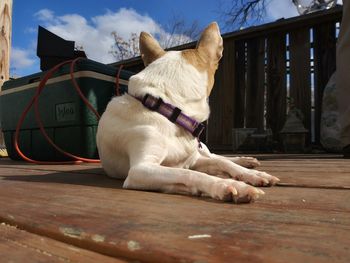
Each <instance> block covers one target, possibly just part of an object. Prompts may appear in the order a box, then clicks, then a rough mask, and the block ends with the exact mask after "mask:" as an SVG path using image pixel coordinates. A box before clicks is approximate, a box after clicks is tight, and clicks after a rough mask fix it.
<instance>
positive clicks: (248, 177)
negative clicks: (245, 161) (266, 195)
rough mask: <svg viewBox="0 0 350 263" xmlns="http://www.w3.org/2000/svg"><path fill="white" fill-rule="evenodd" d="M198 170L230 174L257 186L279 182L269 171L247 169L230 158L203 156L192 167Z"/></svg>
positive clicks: (216, 173) (223, 174) (229, 175)
mask: <svg viewBox="0 0 350 263" xmlns="http://www.w3.org/2000/svg"><path fill="white" fill-rule="evenodd" d="M191 169H194V170H196V171H200V172H204V173H207V174H213V175H218V176H228V177H231V178H233V179H236V180H239V181H243V182H246V183H249V184H251V185H255V186H270V185H275V184H276V183H278V182H279V179H278V178H277V177H275V176H272V175H269V174H268V173H265V172H262V171H257V170H251V169H247V168H245V167H242V166H240V165H238V164H235V163H233V162H231V161H229V160H228V159H224V158H216V157H215V156H214V157H206V156H201V157H200V158H199V159H198V160H197V162H196V163H195V165H194V166H193V167H191Z"/></svg>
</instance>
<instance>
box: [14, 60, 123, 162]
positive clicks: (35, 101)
mask: <svg viewBox="0 0 350 263" xmlns="http://www.w3.org/2000/svg"><path fill="white" fill-rule="evenodd" d="M80 59H83V58H76V59H74V60H67V61H64V62H62V63H60V64H57V65H56V66H55V67H53V68H52V69H50V70H49V71H48V72H47V73H46V75H45V76H44V78H43V79H42V80H41V81H40V83H39V85H38V88H37V90H36V93H35V94H34V96H33V97H32V99H31V100H30V102H29V104H28V105H27V106H26V108H25V109H24V111H23V113H22V114H21V116H20V118H19V121H18V123H17V126H16V132H15V137H14V146H15V150H16V152H17V153H18V155H19V156H20V157H21V158H22V159H23V160H25V161H27V162H30V163H34V164H80V163H83V162H85V163H100V160H99V159H88V158H83V157H79V156H76V155H73V154H71V153H68V152H66V151H64V150H63V149H61V148H60V147H59V146H57V145H56V144H55V143H54V142H53V141H52V140H51V138H50V137H49V136H48V135H47V133H46V131H45V128H44V126H43V123H42V121H41V118H40V113H39V108H38V101H39V96H40V94H41V92H42V90H43V89H44V88H45V84H46V82H47V81H48V80H49V79H50V78H51V76H52V75H53V74H54V73H55V72H56V71H57V70H59V69H60V68H61V67H62V66H64V65H66V64H69V63H70V77H71V81H72V83H73V86H74V88H75V89H76V91H77V92H78V95H79V97H80V98H81V99H82V100H83V101H84V103H85V104H86V106H87V107H88V108H89V109H90V110H91V111H92V112H93V113H94V114H95V115H96V117H97V119H100V115H99V113H98V112H97V110H96V109H95V108H94V107H93V106H92V105H91V103H90V102H89V101H88V99H87V98H86V97H85V96H84V94H83V93H82V91H81V89H80V87H79V85H78V83H77V82H76V80H75V78H74V66H75V64H76V62H77V61H78V60H80ZM121 69H122V66H120V67H119V69H118V73H117V76H116V83H115V84H116V91H115V93H116V95H117V96H119V95H120V92H119V77H120V72H121ZM33 104H34V111H35V120H36V122H37V124H38V126H39V129H40V131H41V133H42V134H43V136H44V137H45V139H46V140H47V141H48V142H49V143H50V144H51V145H52V146H53V147H54V148H55V149H56V150H57V151H58V152H60V153H62V154H63V155H65V156H67V157H69V158H71V159H72V161H57V162H54V161H52V162H48V161H37V160H33V159H31V158H29V157H27V156H26V155H25V154H24V153H23V152H22V151H21V150H20V148H19V145H18V141H19V133H20V129H21V127H22V124H23V121H24V119H25V117H26V116H27V114H28V112H29V110H30V109H31V107H32V106H33Z"/></svg>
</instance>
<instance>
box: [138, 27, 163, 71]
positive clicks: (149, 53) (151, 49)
mask: <svg viewBox="0 0 350 263" xmlns="http://www.w3.org/2000/svg"><path fill="white" fill-rule="evenodd" d="M140 52H141V58H142V60H143V63H144V64H145V67H147V66H148V65H149V64H151V63H152V62H153V61H155V60H156V59H157V58H160V57H161V56H163V55H164V54H165V51H164V50H163V49H162V48H161V46H160V45H159V43H158V42H157V40H155V39H154V38H153V37H152V36H151V35H150V34H148V33H146V32H141V34H140Z"/></svg>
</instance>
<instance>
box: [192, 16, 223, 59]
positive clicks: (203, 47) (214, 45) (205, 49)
mask: <svg viewBox="0 0 350 263" xmlns="http://www.w3.org/2000/svg"><path fill="white" fill-rule="evenodd" d="M197 49H198V52H199V53H200V54H201V55H202V57H206V58H208V59H209V62H211V61H213V62H216V63H217V62H218V61H219V60H220V58H221V57H222V51H223V50H224V47H223V41H222V37H221V35H220V29H219V26H218V24H217V23H216V22H213V23H211V24H210V25H209V26H208V27H207V28H206V29H205V30H204V31H203V33H202V35H201V37H200V39H199V41H198V43H197Z"/></svg>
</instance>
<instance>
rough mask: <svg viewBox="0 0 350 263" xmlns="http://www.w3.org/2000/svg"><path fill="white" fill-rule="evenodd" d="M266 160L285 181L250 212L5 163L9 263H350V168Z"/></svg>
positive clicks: (88, 172) (1, 223)
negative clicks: (65, 262)
mask: <svg viewBox="0 0 350 263" xmlns="http://www.w3.org/2000/svg"><path fill="white" fill-rule="evenodd" d="M260 157H261V159H262V166H261V167H260V168H259V169H262V170H265V171H267V172H270V173H271V174H273V175H276V176H278V177H279V178H280V179H281V183H280V185H278V186H276V187H272V188H264V191H265V192H266V195H265V196H264V197H263V198H261V199H259V200H258V201H256V202H255V203H253V204H244V205H235V204H230V203H222V202H219V201H213V200H210V199H207V198H196V197H189V196H180V195H167V194H159V193H153V192H140V191H131V190H123V189H121V185H122V181H117V180H112V179H109V178H107V177H106V176H104V175H103V171H102V169H101V168H100V167H99V166H98V165H76V166H60V165H55V166H36V165H31V164H26V163H22V162H13V161H10V160H6V159H0V255H1V260H0V261H1V262H10V261H11V262H62V261H68V262H125V261H126V262H129V261H132V262H327V263H328V262H349V259H350V202H349V200H350V160H345V159H341V158H339V156H332V155H328V156H307V155H306V156H297V155H291V156H284V155H279V156H276V155H263V156H260ZM337 157H338V158H337Z"/></svg>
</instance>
